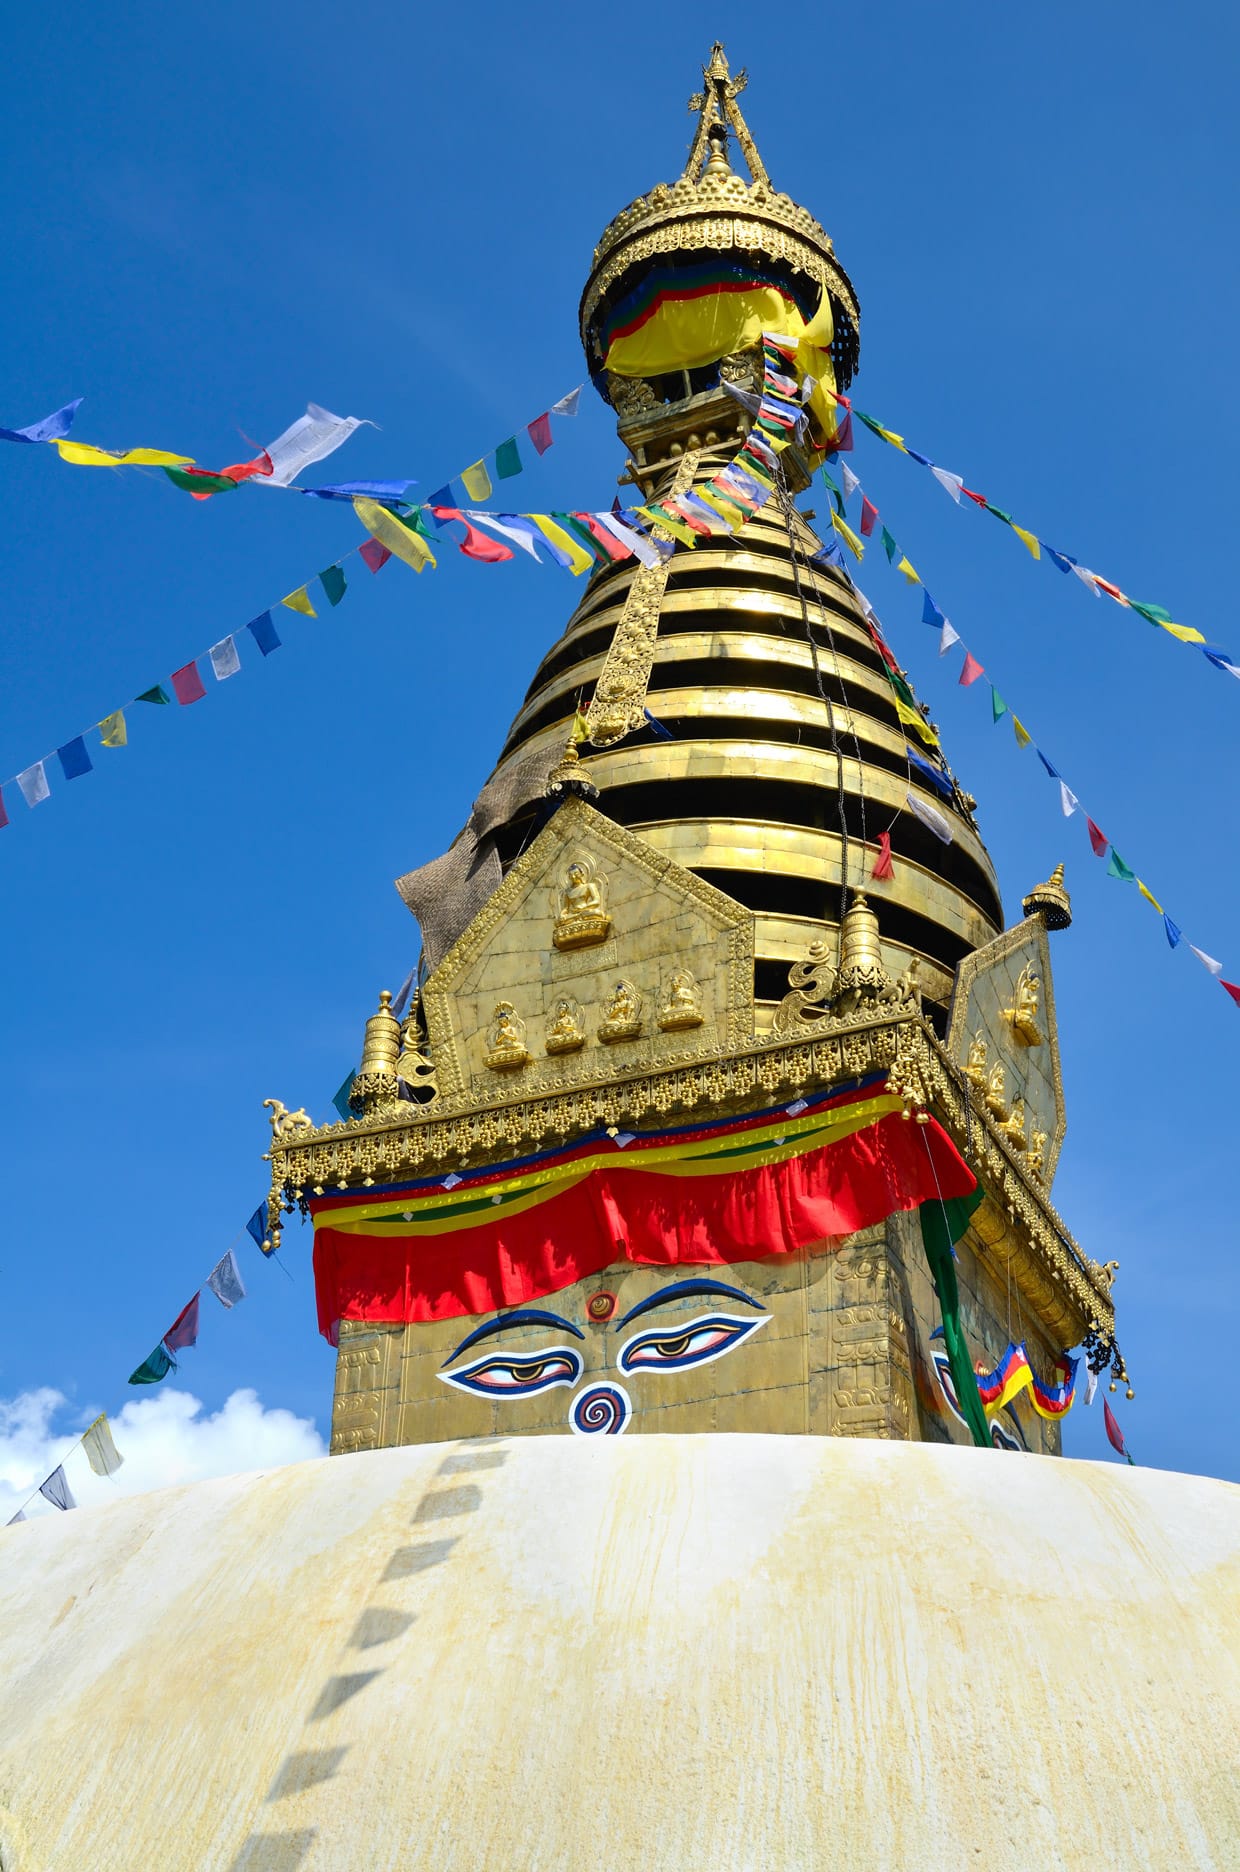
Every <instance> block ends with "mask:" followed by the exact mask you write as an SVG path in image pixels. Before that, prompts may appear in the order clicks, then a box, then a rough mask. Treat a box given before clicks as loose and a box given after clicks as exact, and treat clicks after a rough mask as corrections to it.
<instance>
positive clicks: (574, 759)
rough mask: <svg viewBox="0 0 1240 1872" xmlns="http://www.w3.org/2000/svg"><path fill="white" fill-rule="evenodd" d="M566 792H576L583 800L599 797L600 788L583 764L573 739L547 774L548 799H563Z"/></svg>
mask: <svg viewBox="0 0 1240 1872" xmlns="http://www.w3.org/2000/svg"><path fill="white" fill-rule="evenodd" d="M566 793H575V794H576V796H577V798H578V799H583V800H596V799H597V798H598V788H597V787H596V786H595V784H594V782H593V780H591V778H590V775H589V773H588V772H587V770H586V768H585V767H583V766H582V764H581V756H580V754H578V752H577V747H576V743H575V742H574V741H572V740H571V739H570V740H569V743H568V746H567V747H566V748H565V749H564V752H563V753H562V754H561V756H560V758H559V760H558V761H557V762H556V764H555V766H554V767H553V768H552V769H551V772H550V773H549V774H548V775H547V786H546V797H547V798H548V799H562V798H563V797H564V795H565V794H566Z"/></svg>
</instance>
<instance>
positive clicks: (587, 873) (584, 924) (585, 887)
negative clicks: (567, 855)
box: [551, 858, 611, 949]
mask: <svg viewBox="0 0 1240 1872" xmlns="http://www.w3.org/2000/svg"><path fill="white" fill-rule="evenodd" d="M593 873H594V867H593V865H592V864H591V863H590V860H589V859H588V858H574V859H573V861H572V863H571V864H570V865H569V867H568V870H567V871H566V872H565V874H564V882H563V884H562V886H561V888H560V889H559V890H558V891H557V892H556V916H555V924H554V927H553V929H552V932H551V940H552V942H553V943H554V944H555V946H556V948H557V949H584V948H586V947H588V945H589V944H590V943H600V942H604V941H605V940H606V938H607V935H608V932H609V931H610V929H611V918H610V917H609V916H608V915H607V912H606V909H605V907H604V904H603V893H602V890H601V888H600V886H599V885H598V884H596V883H595V881H594V875H593Z"/></svg>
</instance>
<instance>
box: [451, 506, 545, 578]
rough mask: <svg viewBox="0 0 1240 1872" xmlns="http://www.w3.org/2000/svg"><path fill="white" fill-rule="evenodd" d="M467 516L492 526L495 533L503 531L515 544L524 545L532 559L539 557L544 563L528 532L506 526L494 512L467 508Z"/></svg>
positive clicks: (505, 536) (479, 522) (469, 518)
mask: <svg viewBox="0 0 1240 1872" xmlns="http://www.w3.org/2000/svg"><path fill="white" fill-rule="evenodd" d="M465 518H466V519H467V520H474V521H476V522H477V524H478V525H479V526H487V527H490V529H491V531H492V532H493V533H502V534H503V536H504V538H505V539H510V540H511V541H512V543H513V545H514V546H521V547H524V549H525V551H526V552H527V553H528V554H529V555H530V558H531V559H537V560H538V563H539V565H541V564H542V560H541V558H540V557H539V555H538V553H537V552H535V550H534V542H533V540H532V539H531V538H530V536H529V534H528V533H522V532H521V531H520V529H519V528H518V527H510V526H505V525H504V523H503V521H502V520H497V519H496V518H495V515H494V514H492V513H475V512H473V511H472V509H470V508H466V509H465Z"/></svg>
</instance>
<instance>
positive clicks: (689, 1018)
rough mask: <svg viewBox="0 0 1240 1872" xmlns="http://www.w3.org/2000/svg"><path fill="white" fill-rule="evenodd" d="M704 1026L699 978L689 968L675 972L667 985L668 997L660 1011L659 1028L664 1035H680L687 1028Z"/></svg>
mask: <svg viewBox="0 0 1240 1872" xmlns="http://www.w3.org/2000/svg"><path fill="white" fill-rule="evenodd" d="M701 1025H702V990H701V989H700V988H699V986H698V983H697V978H696V977H695V976H694V975H693V974H692V972H691V971H690V970H689V969H687V968H680V969H677V970H676V971H675V973H674V974H673V976H672V978H671V980H670V981H669V982H668V984H667V995H666V997H665V999H664V1002H663V1005H662V1007H661V1008H660V1009H659V1026H660V1028H661V1029H662V1031H663V1032H664V1033H680V1032H681V1031H682V1030H683V1029H684V1028H686V1027H700V1026H701Z"/></svg>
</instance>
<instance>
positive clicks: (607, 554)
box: [555, 513, 707, 565]
mask: <svg viewBox="0 0 1240 1872" xmlns="http://www.w3.org/2000/svg"><path fill="white" fill-rule="evenodd" d="M555 518H556V523H557V525H560V526H562V527H563V528H564V530H565V532H566V533H571V534H572V536H573V538H574V539H579V540H580V541H581V543H582V545H583V546H584V547H585V549H586V551H587V552H588V553H589V554H590V556H591V558H592V559H593V561H594V563H595V565H609V564H610V563H611V548H610V547H609V548H608V549H607V550H606V551H604V549H603V546H602V544H601V543H600V541H598V540H597V539H595V537H594V534H593V533H592V532H591V531H590V528H589V527H588V526H587V525H586V523H585V521H584V520H582V518H581V517H580V515H579V514H573V513H557V514H556V516H555ZM690 524H695V523H693V522H691V523H690ZM701 530H702V532H703V533H705V532H706V530H707V529H706V528H705V527H703V528H702V529H701ZM614 544H615V542H614V541H613V542H612V545H613V546H614ZM620 556H621V558H622V559H623V558H626V557H627V554H625V553H621V555H620Z"/></svg>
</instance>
